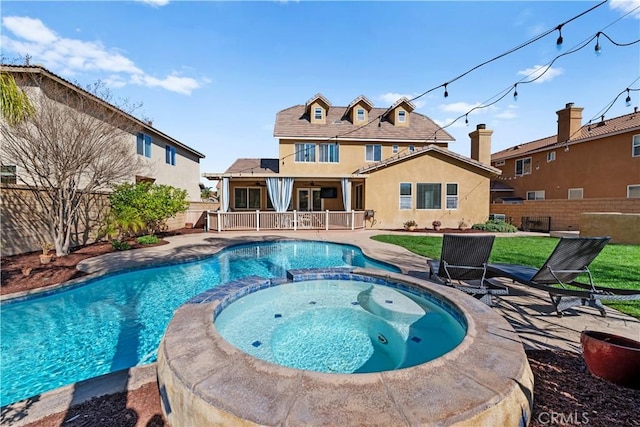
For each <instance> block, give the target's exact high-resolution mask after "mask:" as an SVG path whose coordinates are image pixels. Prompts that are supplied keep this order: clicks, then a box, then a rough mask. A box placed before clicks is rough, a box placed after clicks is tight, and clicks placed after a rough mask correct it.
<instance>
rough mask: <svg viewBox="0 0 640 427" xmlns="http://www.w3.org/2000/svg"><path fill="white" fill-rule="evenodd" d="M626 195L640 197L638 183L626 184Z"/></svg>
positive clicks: (634, 197)
mask: <svg viewBox="0 0 640 427" xmlns="http://www.w3.org/2000/svg"><path fill="white" fill-rule="evenodd" d="M627 197H628V198H630V199H631V198H633V199H638V198H640V184H636V185H627Z"/></svg>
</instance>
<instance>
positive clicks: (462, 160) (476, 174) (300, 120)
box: [203, 94, 499, 229]
mask: <svg viewBox="0 0 640 427" xmlns="http://www.w3.org/2000/svg"><path fill="white" fill-rule="evenodd" d="M414 109H415V106H414V105H413V104H412V103H411V102H410V101H409V100H407V99H406V98H401V99H399V100H398V101H397V102H396V103H394V104H393V105H392V106H391V107H389V108H375V107H374V106H373V103H372V102H371V101H370V100H368V99H367V98H366V97H364V96H359V97H357V98H356V99H354V100H353V101H352V102H351V103H350V104H349V105H348V106H346V107H337V106H333V105H331V102H330V101H329V100H328V99H326V98H325V97H324V96H323V95H321V94H317V95H315V96H314V97H313V98H311V99H310V100H309V101H307V102H306V103H305V104H304V105H296V106H293V107H290V108H287V109H284V110H282V111H280V112H279V113H278V114H277V116H276V123H275V128H274V136H275V137H276V138H278V146H279V158H277V159H238V160H237V161H236V162H235V163H234V164H233V165H232V166H231V167H230V168H229V169H227V171H226V172H224V173H205V174H203V176H205V177H206V178H208V179H211V180H220V181H221V182H222V185H221V186H220V188H219V192H218V194H219V195H220V199H221V203H222V207H221V210H222V211H226V210H230V211H234V212H243V211H244V212H250V211H256V210H260V211H267V212H269V211H277V212H285V211H289V212H290V211H293V210H295V211H296V212H327V211H329V212H330V213H331V212H352V211H355V212H357V213H358V214H362V215H363V218H364V217H365V213H366V219H367V221H366V226H367V227H371V228H386V229H393V228H402V226H403V223H404V222H406V221H409V220H414V221H416V222H417V223H418V226H419V227H421V228H431V227H432V225H431V223H432V222H433V221H434V220H439V221H441V222H442V226H443V227H458V225H459V223H460V222H463V221H464V222H465V223H467V224H468V225H471V224H472V223H474V222H480V221H484V220H486V219H487V217H488V215H489V182H490V179H491V178H492V177H495V176H497V175H498V174H499V170H497V169H495V168H493V167H491V165H490V153H491V147H490V145H491V134H492V131H490V130H487V129H485V128H484V125H479V126H478V129H477V130H476V131H474V132H472V133H471V134H470V136H471V139H472V158H468V157H465V156H461V155H459V154H456V153H453V152H451V151H449V150H448V149H447V147H448V144H449V143H451V142H453V141H454V139H453V138H452V137H451V135H449V134H448V133H447V132H445V131H444V130H442V129H440V127H439V126H438V125H436V124H435V123H434V122H433V121H432V120H431V119H429V118H428V117H426V116H424V115H422V114H419V113H416V112H415V111H414ZM274 206H275V208H274ZM254 216H255V215H254ZM327 217H328V214H327ZM317 218H319V219H320V220H321V219H322V218H323V217H322V215H318V217H317ZM321 227H322V224H320V227H312V228H321Z"/></svg>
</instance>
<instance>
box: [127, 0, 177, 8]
mask: <svg viewBox="0 0 640 427" xmlns="http://www.w3.org/2000/svg"><path fill="white" fill-rule="evenodd" d="M135 1H137V2H138V3H144V4H148V5H149V6H156V7H160V6H166V5H168V4H169V0H135Z"/></svg>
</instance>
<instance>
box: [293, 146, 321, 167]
mask: <svg viewBox="0 0 640 427" xmlns="http://www.w3.org/2000/svg"><path fill="white" fill-rule="evenodd" d="M296 145H304V151H311V150H307V146H309V145H313V161H311V160H306V161H305V160H298V159H297V157H298V152H299V151H302V150H298V149H296ZM317 147H318V144H316V143H315V142H296V143H295V144H293V162H294V163H317V161H318V153H317V151H318V150H317Z"/></svg>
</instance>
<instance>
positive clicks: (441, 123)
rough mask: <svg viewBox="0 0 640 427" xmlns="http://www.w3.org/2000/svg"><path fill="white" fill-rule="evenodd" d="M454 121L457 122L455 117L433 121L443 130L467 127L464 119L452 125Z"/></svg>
mask: <svg viewBox="0 0 640 427" xmlns="http://www.w3.org/2000/svg"><path fill="white" fill-rule="evenodd" d="M454 120H456V119H455V118H454V117H447V118H446V119H444V120H436V119H434V120H433V121H434V123H435V124H437V125H438V126H440V127H441V128H444V130H447V129H456V128H463V127H466V126H467V124H466V123H465V122H464V118H460V119H458V120H457V121H456V122H455V123H452V122H453V121H454ZM445 126H446V127H445Z"/></svg>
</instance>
